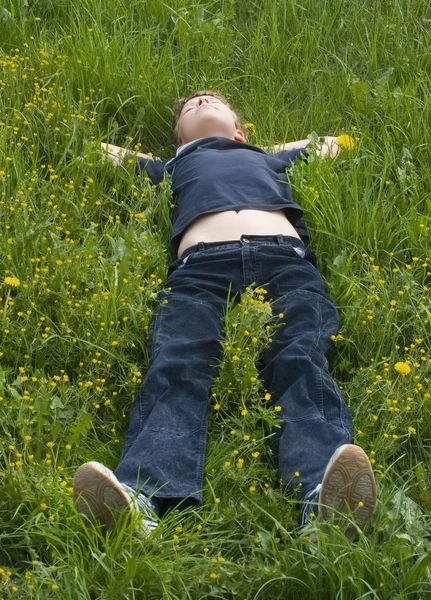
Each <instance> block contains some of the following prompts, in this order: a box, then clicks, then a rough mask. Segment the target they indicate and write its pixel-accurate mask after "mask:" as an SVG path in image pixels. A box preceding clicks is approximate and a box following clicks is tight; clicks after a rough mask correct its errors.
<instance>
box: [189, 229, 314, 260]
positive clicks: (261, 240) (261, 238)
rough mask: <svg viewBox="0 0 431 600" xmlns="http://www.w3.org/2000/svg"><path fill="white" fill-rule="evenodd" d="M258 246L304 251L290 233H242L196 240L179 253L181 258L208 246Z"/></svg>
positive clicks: (303, 246) (206, 248) (300, 241)
mask: <svg viewBox="0 0 431 600" xmlns="http://www.w3.org/2000/svg"><path fill="white" fill-rule="evenodd" d="M246 244H247V245H250V246H260V245H265V244H270V245H271V244H272V245H280V246H283V245H284V246H294V247H296V248H301V249H302V250H304V251H305V244H304V242H303V241H302V240H301V239H299V238H297V237H294V236H291V235H246V234H245V235H242V236H241V238H240V239H239V240H226V241H223V242H198V243H197V244H194V245H193V246H189V247H188V248H187V249H186V250H184V252H183V253H182V255H181V258H185V256H187V255H188V254H191V253H192V252H202V251H203V250H209V249H210V248H217V247H219V248H220V249H222V248H242V247H243V246H245V245H246Z"/></svg>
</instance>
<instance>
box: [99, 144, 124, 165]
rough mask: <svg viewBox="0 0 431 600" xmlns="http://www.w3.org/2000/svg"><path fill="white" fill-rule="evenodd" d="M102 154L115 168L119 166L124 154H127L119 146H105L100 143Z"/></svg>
mask: <svg viewBox="0 0 431 600" xmlns="http://www.w3.org/2000/svg"><path fill="white" fill-rule="evenodd" d="M100 146H101V148H102V150H103V151H104V154H105V156H106V157H107V158H109V160H111V161H112V162H113V163H114V165H115V166H118V165H120V164H121V163H122V162H123V160H124V157H125V155H126V154H128V153H129V151H128V150H126V149H125V148H121V147H120V146H114V145H113V144H105V143H104V142H102V143H101V144H100Z"/></svg>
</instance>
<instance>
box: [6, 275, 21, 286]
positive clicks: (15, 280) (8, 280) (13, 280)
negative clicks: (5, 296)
mask: <svg viewBox="0 0 431 600" xmlns="http://www.w3.org/2000/svg"><path fill="white" fill-rule="evenodd" d="M4 282H5V284H6V285H9V286H10V287H19V286H20V285H21V282H20V280H19V279H18V278H17V277H5V278H4Z"/></svg>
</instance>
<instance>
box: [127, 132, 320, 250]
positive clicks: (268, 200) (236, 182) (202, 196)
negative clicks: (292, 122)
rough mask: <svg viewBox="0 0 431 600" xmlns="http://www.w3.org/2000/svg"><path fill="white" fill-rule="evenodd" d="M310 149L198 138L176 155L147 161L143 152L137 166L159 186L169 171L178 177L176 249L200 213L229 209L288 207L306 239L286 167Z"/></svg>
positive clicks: (288, 214) (174, 181) (174, 179)
mask: <svg viewBox="0 0 431 600" xmlns="http://www.w3.org/2000/svg"><path fill="white" fill-rule="evenodd" d="M300 156H302V157H306V156H307V152H306V150H305V149H297V150H282V151H281V152H277V153H275V154H267V153H266V152H265V151H264V150H262V148H258V147H257V146H252V145H250V144H245V143H244V142H236V141H235V140H231V139H229V138H224V137H209V138H202V139H200V140H196V141H195V142H192V143H191V144H188V145H187V146H185V147H184V148H183V149H182V150H181V151H180V152H179V153H178V154H177V156H176V157H175V158H173V159H170V160H167V161H161V160H147V159H143V158H140V157H138V159H137V165H136V166H137V171H138V172H139V173H140V172H142V171H144V170H145V171H146V172H147V174H148V177H149V178H150V180H151V182H152V183H153V184H154V185H158V184H159V183H160V182H161V181H162V180H163V177H164V173H165V171H167V172H168V173H169V174H170V175H171V176H172V193H173V200H174V210H173V215H172V220H173V231H172V238H171V243H172V248H173V250H174V251H175V252H177V250H178V246H179V244H180V241H181V236H182V235H183V233H184V232H185V230H186V229H187V227H188V226H189V225H190V224H191V223H192V222H193V221H194V220H195V219H197V218H198V217H200V216H202V215H204V214H208V213H216V212H222V211H226V210H245V209H248V210H284V212H285V214H286V217H287V218H288V219H289V221H290V222H291V223H292V225H293V226H294V227H295V229H296V230H297V232H298V234H299V235H300V236H301V238H302V239H303V241H304V242H305V243H308V241H309V238H308V232H307V229H306V227H305V225H304V223H303V221H302V218H301V217H302V213H303V211H302V209H301V207H300V206H298V204H296V203H295V202H294V200H293V198H292V192H291V189H290V186H289V183H288V179H287V175H286V169H288V168H289V167H290V166H292V164H293V163H294V162H295V160H297V159H298V158H299V157H300Z"/></svg>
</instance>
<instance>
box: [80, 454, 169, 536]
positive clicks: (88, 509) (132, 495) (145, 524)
mask: <svg viewBox="0 0 431 600" xmlns="http://www.w3.org/2000/svg"><path fill="white" fill-rule="evenodd" d="M73 495H74V499H75V505H76V509H77V511H78V512H79V514H80V515H81V516H82V517H83V519H84V522H86V524H88V525H90V524H92V523H94V522H96V521H98V522H101V523H102V524H103V525H104V526H105V527H106V528H107V529H112V527H113V526H114V522H115V517H116V516H117V515H118V513H120V512H122V511H135V512H137V513H140V514H142V516H143V518H142V522H141V523H140V531H141V532H142V533H143V534H144V535H149V534H150V533H151V531H153V530H154V529H155V527H156V526H157V524H158V520H157V516H158V510H157V506H156V499H155V498H153V499H150V498H148V497H147V496H146V495H145V494H143V493H139V494H137V493H136V491H135V490H134V489H133V488H131V487H129V486H128V485H126V484H125V483H121V482H120V481H118V479H117V478H116V477H115V475H114V473H113V472H112V471H111V470H110V469H108V468H107V467H105V466H104V465H102V464H101V463H98V462H88V463H85V464H83V465H81V466H80V467H79V468H78V470H77V471H76V473H75V477H74V478H73Z"/></svg>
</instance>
